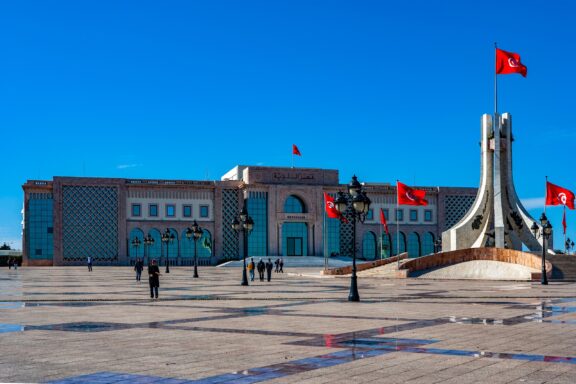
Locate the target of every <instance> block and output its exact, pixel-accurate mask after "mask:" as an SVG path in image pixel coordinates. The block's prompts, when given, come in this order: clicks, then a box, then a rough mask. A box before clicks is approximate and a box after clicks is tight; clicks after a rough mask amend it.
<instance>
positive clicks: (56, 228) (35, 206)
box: [22, 165, 476, 266]
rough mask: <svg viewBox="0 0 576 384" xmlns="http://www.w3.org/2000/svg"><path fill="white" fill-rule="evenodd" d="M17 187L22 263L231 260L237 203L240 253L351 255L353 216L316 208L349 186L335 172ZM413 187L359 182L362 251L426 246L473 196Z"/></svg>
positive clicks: (367, 255) (372, 254) (416, 252)
mask: <svg viewBox="0 0 576 384" xmlns="http://www.w3.org/2000/svg"><path fill="white" fill-rule="evenodd" d="M350 176H351V175H350ZM22 188H23V190H24V210H23V215H24V218H23V244H22V249H23V263H24V265H46V266H51V265H81V264H85V262H86V259H87V257H88V256H90V257H92V259H93V260H94V263H95V264H98V265H129V264H131V263H133V262H134V260H135V259H136V258H138V257H139V258H144V259H145V262H146V263H147V262H148V260H150V259H158V260H159V261H160V262H161V263H165V260H166V258H169V260H170V264H171V265H191V264H192V263H193V261H192V260H193V259H194V256H195V255H196V256H197V259H198V264H199V265H216V264H219V263H221V262H224V261H227V260H238V259H240V258H241V257H242V256H243V249H244V243H243V236H242V233H240V234H239V233H238V232H236V231H235V230H234V229H233V228H232V226H231V224H232V222H233V221H234V219H235V218H236V217H238V214H239V211H240V209H241V208H242V207H243V206H244V205H245V206H246V208H247V210H248V213H249V215H250V216H251V217H252V219H253V221H254V227H253V230H252V232H251V233H250V234H249V236H248V244H247V250H248V254H247V255H248V256H256V257H257V256H271V257H278V256H281V257H302V256H319V257H322V256H325V255H328V256H351V255H352V244H353V239H352V233H353V231H352V222H351V221H350V220H349V221H348V222H346V221H340V220H338V219H330V218H327V217H326V213H325V210H324V197H323V196H324V193H328V194H330V195H332V196H334V195H335V194H336V193H337V192H338V191H346V190H347V188H346V184H340V183H339V174H338V171H337V170H331V169H313V168H279V167H261V166H240V165H239V166H236V167H234V168H233V169H231V170H230V171H229V172H227V173H226V174H225V175H224V176H222V178H221V180H219V181H194V180H152V179H118V178H87V177H54V178H53V180H29V181H27V182H26V184H24V185H23V186H22ZM417 188H418V189H423V190H425V191H426V199H427V200H428V205H427V206H400V207H399V209H397V206H396V187H395V186H393V185H390V184H387V183H366V184H365V185H364V190H365V191H366V194H367V196H368V197H369V198H370V200H371V201H372V204H371V206H370V211H369V212H368V214H367V216H366V220H365V222H364V223H358V225H357V229H356V239H354V240H355V244H356V249H357V256H358V257H359V258H360V259H365V260H374V259H377V258H381V257H388V256H390V255H394V254H397V253H398V252H405V251H406V250H407V251H408V254H409V256H410V257H418V256H422V255H427V254H430V253H433V252H434V251H435V244H436V245H437V239H438V238H439V236H441V233H442V231H444V230H446V229H448V228H450V227H451V226H453V225H454V224H455V223H457V222H458V221H459V220H460V218H462V217H463V216H464V214H465V213H466V211H467V210H468V209H469V208H470V206H471V205H472V203H473V202H474V199H475V197H476V188H461V187H422V186H417ZM380 208H382V209H383V211H384V214H385V216H386V219H387V222H388V228H389V231H390V234H389V235H386V233H385V232H383V229H382V225H380V219H379V212H380ZM194 222H196V223H197V224H198V225H199V226H200V228H201V230H202V235H201V237H200V238H198V240H197V242H196V246H195V243H194V237H193V236H187V235H186V234H187V231H188V232H189V233H188V235H190V231H189V230H188V228H190V227H191V226H192V224H193V223H194ZM397 223H398V228H399V233H400V236H399V239H400V241H399V242H397V240H396V239H397V236H396V233H397V232H396V228H397V225H396V224H397ZM166 233H167V234H169V236H168V237H166V239H168V238H170V240H169V241H164V242H163V241H162V235H163V234H166ZM145 239H146V241H145Z"/></svg>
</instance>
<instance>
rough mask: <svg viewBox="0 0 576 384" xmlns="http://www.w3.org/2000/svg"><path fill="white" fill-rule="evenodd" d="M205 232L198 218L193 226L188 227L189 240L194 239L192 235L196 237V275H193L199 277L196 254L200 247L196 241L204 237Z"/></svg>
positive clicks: (187, 235)
mask: <svg viewBox="0 0 576 384" xmlns="http://www.w3.org/2000/svg"><path fill="white" fill-rule="evenodd" d="M203 234H204V231H203V230H202V228H200V226H199V225H198V223H197V222H196V220H194V224H192V228H188V229H186V237H187V238H188V240H192V237H194V276H193V277H198V261H197V259H196V256H197V255H198V248H197V247H196V242H197V241H198V239H200V238H201V237H202V235H203Z"/></svg>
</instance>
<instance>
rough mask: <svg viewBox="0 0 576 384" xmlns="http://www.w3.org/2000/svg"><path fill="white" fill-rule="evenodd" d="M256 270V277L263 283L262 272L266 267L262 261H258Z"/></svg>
mask: <svg viewBox="0 0 576 384" xmlns="http://www.w3.org/2000/svg"><path fill="white" fill-rule="evenodd" d="M256 268H257V269H258V276H259V277H260V281H264V270H265V269H266V266H265V265H264V262H263V261H262V259H260V261H258V265H257V266H256Z"/></svg>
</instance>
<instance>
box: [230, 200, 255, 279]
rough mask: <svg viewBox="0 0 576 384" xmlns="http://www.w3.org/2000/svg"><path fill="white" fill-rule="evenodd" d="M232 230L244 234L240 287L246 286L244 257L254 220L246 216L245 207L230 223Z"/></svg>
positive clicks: (246, 252) (246, 277)
mask: <svg viewBox="0 0 576 384" xmlns="http://www.w3.org/2000/svg"><path fill="white" fill-rule="evenodd" d="M232 229H234V230H235V231H236V232H238V233H240V231H242V233H243V234H244V254H243V257H242V259H243V260H244V264H243V267H242V283H241V284H240V285H248V276H247V275H246V255H247V254H248V235H249V234H250V232H252V229H254V220H252V218H251V217H250V216H249V215H248V209H246V205H244V207H242V209H241V210H240V214H239V215H238V217H237V218H234V221H232Z"/></svg>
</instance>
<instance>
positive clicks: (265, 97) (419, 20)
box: [0, 0, 576, 248]
mask: <svg viewBox="0 0 576 384" xmlns="http://www.w3.org/2000/svg"><path fill="white" fill-rule="evenodd" d="M574 11H575V9H574V5H572V4H571V2H570V1H568V0H566V1H554V2H549V3H546V5H544V3H542V2H537V1H526V0H525V1H509V2H502V1H482V2H477V4H468V2H462V1H434V2H430V1H411V2H385V1H361V2H358V1H356V2H352V1H314V0H306V1H295V0H290V1H280V0H278V1H249V0H247V1H221V0H211V1H162V2H159V1H104V0H98V1H68V2H64V1H52V2H46V1H26V0H23V1H17V2H8V1H6V2H2V3H1V4H0V45H1V52H2V59H1V60H0V76H1V77H2V78H1V86H0V132H1V135H2V138H3V140H2V143H3V154H2V167H1V169H2V177H1V179H0V180H1V181H0V243H1V242H3V241H8V242H12V243H13V244H12V245H13V246H15V247H16V248H20V221H21V216H20V210H21V207H22V199H23V194H22V189H21V185H22V184H23V183H24V182H25V181H26V180H27V179H51V178H52V177H53V176H102V177H142V178H177V179H207V178H208V179H219V177H220V176H221V175H222V174H224V173H225V172H226V171H227V170H228V169H230V168H232V167H233V166H234V165H236V164H262V165H267V166H290V164H291V145H292V143H295V144H297V145H298V147H299V148H300V151H301V152H302V155H303V156H302V158H298V159H297V161H296V166H302V167H317V168H336V169H339V170H340V177H341V181H342V182H347V181H348V179H349V178H350V176H351V175H352V174H353V173H356V174H357V175H358V176H359V178H360V179H361V180H362V181H366V182H371V181H374V182H394V181H395V180H396V179H400V180H402V181H404V182H406V183H408V184H414V183H415V184H419V185H442V186H471V187H475V186H477V185H478V180H479V148H478V141H479V124H480V116H481V115H482V114H483V113H492V112H493V92H494V89H493V81H494V77H493V76H494V75H493V73H494V72H493V71H494V48H493V43H494V42H495V41H497V42H498V44H499V46H500V47H501V48H502V49H505V50H509V51H513V52H517V53H519V54H520V55H521V57H522V62H523V63H524V64H526V65H527V66H528V77H527V78H526V79H524V78H522V77H521V76H519V75H507V76H499V79H498V81H499V110H500V111H508V112H510V113H512V115H513V118H514V134H515V138H516V141H515V148H514V172H515V181H516V187H517V191H518V193H519V195H520V197H521V198H522V199H525V200H526V201H527V202H529V208H530V209H531V210H530V212H531V213H532V214H533V215H535V216H539V215H540V212H541V210H542V204H541V203H539V201H541V200H542V198H543V196H544V177H545V175H548V176H549V177H550V180H551V181H552V182H554V183H556V184H559V185H561V186H564V187H567V188H571V189H572V190H576V182H574V180H573V176H572V174H571V172H570V164H571V155H570V152H571V151H570V149H571V148H572V147H573V146H574V143H572V140H574V139H575V138H576V130H575V128H576V127H575V126H574V115H573V111H574V105H575V97H574V93H573V92H574V91H573V89H574V88H575V85H576V78H575V77H576V72H575V71H574V70H573V69H572V67H573V63H574V62H576V57H575V56H576V50H575V49H574V48H575V44H576V43H575V42H576V29H574V28H573V15H574ZM533 199H539V200H533ZM548 212H549V217H550V218H551V220H552V224H553V225H554V226H555V227H556V228H560V227H561V224H560V223H561V212H562V210H561V208H558V207H552V208H549V211H548ZM568 224H569V228H568V235H569V236H570V237H573V238H576V215H574V213H573V212H569V215H568ZM560 232H561V231H556V236H555V238H556V242H557V244H559V243H560V240H561V235H560Z"/></svg>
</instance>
